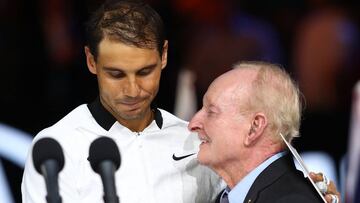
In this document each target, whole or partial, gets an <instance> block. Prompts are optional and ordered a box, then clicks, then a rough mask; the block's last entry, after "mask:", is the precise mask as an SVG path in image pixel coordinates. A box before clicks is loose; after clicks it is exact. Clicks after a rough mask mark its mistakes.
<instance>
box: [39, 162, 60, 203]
mask: <svg viewBox="0 0 360 203" xmlns="http://www.w3.org/2000/svg"><path fill="white" fill-rule="evenodd" d="M41 171H42V174H43V176H44V178H45V183H46V190H47V195H46V201H47V202H48V203H61V201H62V200H61V197H60V195H59V185H58V173H59V164H58V162H57V161H56V160H54V159H50V160H47V161H45V163H44V164H42V165H41Z"/></svg>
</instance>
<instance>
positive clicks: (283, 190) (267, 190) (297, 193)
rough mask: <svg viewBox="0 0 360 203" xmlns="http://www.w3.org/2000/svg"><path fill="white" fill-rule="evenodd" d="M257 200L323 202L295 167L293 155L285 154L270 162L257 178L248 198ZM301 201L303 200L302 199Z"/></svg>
mask: <svg viewBox="0 0 360 203" xmlns="http://www.w3.org/2000/svg"><path fill="white" fill-rule="evenodd" d="M249 198H250V199H251V198H253V199H254V198H258V201H256V202H267V201H275V200H276V201H279V200H281V202H285V201H288V200H290V199H291V200H294V201H292V202H299V201H295V200H296V199H298V200H300V199H306V200H307V201H306V202H322V200H321V198H320V197H319V196H318V194H317V192H316V190H315V189H314V188H313V186H312V185H311V183H310V181H309V180H307V179H306V178H305V177H304V174H303V173H302V172H301V171H299V170H297V169H296V168H295V165H294V162H293V159H292V157H291V155H285V156H283V157H281V158H279V159H278V160H276V161H275V162H273V163H272V164H270V165H269V166H268V167H267V168H266V169H265V170H264V171H263V172H262V173H261V174H260V175H259V176H258V178H257V179H256V180H255V182H254V184H253V185H252V187H251V188H250V191H249V193H248V195H247V198H246V199H249ZM300 202H301V201H300Z"/></svg>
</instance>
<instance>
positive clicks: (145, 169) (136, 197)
mask: <svg viewBox="0 0 360 203" xmlns="http://www.w3.org/2000/svg"><path fill="white" fill-rule="evenodd" d="M100 136H108V137H111V138H113V139H114V140H115V142H116V143H117V145H118V147H119V150H120V154H121V166H120V168H119V170H118V171H116V173H115V179H116V180H115V184H116V187H117V194H118V196H119V198H120V202H121V203H192V202H199V203H208V202H213V201H214V200H215V198H216V195H217V194H219V192H220V191H221V190H222V189H223V188H224V187H225V184H224V183H223V182H222V181H221V180H220V178H219V177H218V176H217V175H216V174H215V173H214V172H212V171H211V170H210V169H208V168H207V167H205V166H201V165H199V163H198V162H197V160H196V154H194V155H191V156H188V157H186V158H183V159H180V160H174V158H173V155H175V157H182V156H186V155H189V154H192V153H197V152H198V147H199V143H200V141H199V140H198V138H197V135H196V134H194V133H191V132H189V131H188V130H187V122H185V121H183V120H181V119H179V118H177V117H175V116H174V115H172V114H170V113H168V112H166V111H165V110H161V109H156V113H155V120H154V121H153V122H152V123H151V124H150V125H149V126H148V127H147V128H146V129H144V131H143V132H140V133H136V132H132V131H130V130H129V129H128V128H126V127H124V126H122V125H121V124H120V123H118V122H117V121H116V120H115V118H114V117H113V116H112V115H111V114H110V113H109V112H108V111H106V110H105V108H104V107H103V106H102V105H101V104H100V102H99V100H96V101H95V102H93V103H91V104H89V105H85V104H83V105H81V106H79V107H77V108H76V109H74V110H73V111H72V112H70V113H69V114H68V115H67V116H65V117H64V118H63V119H61V120H60V121H59V122H57V123H56V124H55V125H53V126H51V127H49V128H46V129H44V130H42V131H41V132H40V133H39V134H38V135H36V137H35V139H34V141H33V143H35V142H36V141H37V140H38V139H40V138H43V137H51V138H54V139H56V140H57V141H58V142H59V143H60V145H61V146H62V148H63V151H64V156H65V165H64V168H63V170H62V171H61V172H60V174H59V188H60V195H61V197H62V202H63V203H80V202H83V203H91V202H103V186H102V182H101V178H100V176H99V175H98V174H96V173H95V172H94V171H93V170H92V169H91V167H90V163H89V161H88V160H87V157H88V155H89V147H90V144H91V142H92V141H93V140H95V139H96V138H98V137H100ZM31 154H32V148H31V149H30V151H29V153H28V157H27V161H26V165H25V169H24V175H23V180H22V185H21V189H22V198H23V202H24V203H43V202H44V203H45V202H46V200H45V196H46V187H45V181H44V178H43V176H41V175H40V174H39V173H37V171H36V170H35V168H34V166H33V161H32V156H31ZM175 159H176V158H175Z"/></svg>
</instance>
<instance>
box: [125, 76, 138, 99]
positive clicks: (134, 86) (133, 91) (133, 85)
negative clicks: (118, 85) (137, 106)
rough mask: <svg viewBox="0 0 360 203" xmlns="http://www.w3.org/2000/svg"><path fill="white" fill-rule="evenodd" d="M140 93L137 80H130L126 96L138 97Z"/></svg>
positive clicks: (126, 86) (126, 85)
mask: <svg viewBox="0 0 360 203" xmlns="http://www.w3.org/2000/svg"><path fill="white" fill-rule="evenodd" d="M139 93H140V86H139V84H138V81H137V80H136V78H128V80H127V83H126V84H125V87H124V94H125V95H126V96H129V97H136V96H138V95H139Z"/></svg>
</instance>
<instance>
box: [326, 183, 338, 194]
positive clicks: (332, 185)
mask: <svg viewBox="0 0 360 203" xmlns="http://www.w3.org/2000/svg"><path fill="white" fill-rule="evenodd" d="M326 194H333V195H339V192H338V191H337V189H336V186H335V183H334V182H333V181H330V183H329V185H328V189H327V191H326Z"/></svg>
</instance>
